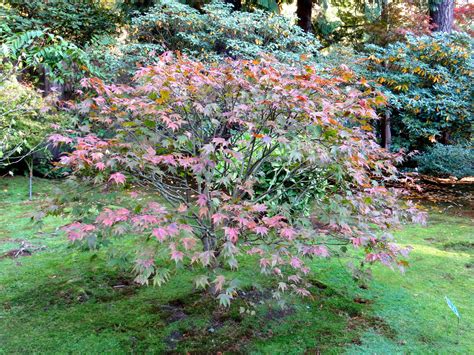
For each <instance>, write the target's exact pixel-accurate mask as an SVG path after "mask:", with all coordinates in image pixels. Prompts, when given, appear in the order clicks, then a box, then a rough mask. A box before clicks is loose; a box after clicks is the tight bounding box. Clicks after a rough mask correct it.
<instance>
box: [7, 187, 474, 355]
mask: <svg viewBox="0 0 474 355" xmlns="http://www.w3.org/2000/svg"><path fill="white" fill-rule="evenodd" d="M54 184H57V182H50V181H46V180H37V181H36V182H35V189H36V191H37V192H39V193H36V195H35V200H34V201H32V202H29V201H27V200H26V196H27V181H26V180H25V179H22V178H14V179H11V178H8V179H3V180H0V353H8V354H10V353H32V352H36V353H71V352H72V353H130V352H138V353H142V352H173V351H174V352H179V353H182V352H186V351H190V352H193V351H194V352H196V351H201V352H218V351H229V352H246V353H268V354H276V353H285V354H287V353H295V354H296V353H304V352H310V353H317V352H318V351H320V352H322V353H344V352H347V353H368V352H369V353H383V354H386V353H427V352H435V353H460V354H466V353H472V352H474V325H473V324H474V297H473V295H474V232H473V231H474V228H473V224H472V221H470V220H469V219H468V218H467V217H456V216H453V215H448V214H446V213H444V214H443V213H432V214H431V216H430V221H429V224H428V226H427V227H419V226H407V227H406V228H404V229H403V230H402V231H400V232H398V233H397V236H398V240H399V241H400V242H401V243H403V244H409V245H412V246H413V247H414V250H413V252H412V254H411V257H410V264H411V265H410V267H409V268H408V270H407V272H406V273H405V274H404V275H401V274H400V273H398V272H396V271H391V270H389V269H387V268H383V267H377V268H375V270H374V281H373V282H371V284H370V285H369V288H368V289H362V288H359V287H357V285H355V284H354V283H353V282H352V281H351V278H350V276H349V274H348V273H347V272H346V271H345V269H344V268H343V267H342V264H343V263H344V261H343V260H341V261H339V260H333V261H331V262H327V261H320V262H317V263H315V264H314V265H313V268H314V270H315V272H316V273H315V274H316V275H317V280H315V282H314V283H315V284H317V285H319V287H318V288H317V291H316V295H315V298H314V299H313V300H307V299H306V300H296V301H294V302H293V304H291V305H290V307H289V308H288V309H286V310H280V309H279V308H277V307H276V306H270V305H267V304H261V302H260V301H261V300H264V299H265V298H266V297H267V295H266V292H265V289H264V288H263V289H261V290H259V289H258V288H256V287H255V286H253V285H254V283H255V281H258V277H256V276H255V275H254V273H253V271H252V270H251V269H250V268H246V267H245V263H244V265H243V266H242V268H241V271H240V279H241V282H242V284H243V285H244V286H245V288H246V291H245V294H242V295H241V296H242V297H241V298H240V299H239V300H237V301H235V302H234V303H233V304H232V306H231V308H230V309H229V310H226V309H221V308H219V307H218V306H217V305H216V303H215V302H214V301H213V300H212V299H211V298H210V297H209V296H206V295H204V296H202V295H201V294H199V293H197V292H196V291H194V290H193V287H192V282H191V280H192V277H193V273H192V272H191V271H190V270H187V271H185V272H183V273H182V274H180V275H178V276H176V277H174V278H172V280H171V281H170V283H168V284H167V285H165V286H164V287H162V288H153V287H141V288H140V287H137V286H135V285H134V284H133V282H131V280H132V279H133V278H132V276H131V275H130V274H129V273H128V272H126V271H120V270H115V269H113V268H110V267H109V266H107V260H106V255H105V253H104V252H84V251H79V250H77V249H76V248H72V247H71V246H69V245H68V242H67V241H66V239H65V238H64V236H63V235H62V233H61V232H59V231H58V230H57V228H58V226H61V225H62V224H64V223H65V222H66V221H64V220H62V219H61V218H52V217H48V218H47V219H46V221H45V224H44V225H43V226H42V227H41V228H38V227H37V226H34V225H33V224H32V222H31V220H30V217H31V215H32V214H33V213H34V212H35V211H37V210H38V209H39V208H41V207H40V206H41V203H42V201H44V197H45V195H47V194H48V193H50V191H51V190H52V189H53V187H54V186H53V185H54ZM22 242H26V243H29V244H31V245H32V247H33V249H35V248H37V251H36V252H34V253H33V255H31V256H20V257H18V258H12V257H10V254H11V250H14V249H18V248H19V247H20V246H21V243H22ZM30 249H31V247H30ZM7 253H8V254H7ZM2 256H3V257H2ZM445 296H447V297H449V298H450V299H451V300H452V302H453V303H454V304H455V305H456V306H457V308H458V309H459V312H460V314H461V321H460V323H459V325H458V322H457V320H456V317H455V316H454V314H453V313H452V312H451V310H450V309H449V308H448V306H447V304H446V302H445V299H444V298H445ZM241 307H243V308H245V309H249V310H254V311H255V315H251V314H245V313H244V314H241V312H240V308H241Z"/></svg>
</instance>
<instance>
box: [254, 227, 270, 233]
mask: <svg viewBox="0 0 474 355" xmlns="http://www.w3.org/2000/svg"><path fill="white" fill-rule="evenodd" d="M253 230H254V232H255V233H256V234H259V235H267V234H268V228H267V227H264V226H256V227H255V228H254V229H253Z"/></svg>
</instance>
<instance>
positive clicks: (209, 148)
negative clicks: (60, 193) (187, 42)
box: [51, 53, 422, 305]
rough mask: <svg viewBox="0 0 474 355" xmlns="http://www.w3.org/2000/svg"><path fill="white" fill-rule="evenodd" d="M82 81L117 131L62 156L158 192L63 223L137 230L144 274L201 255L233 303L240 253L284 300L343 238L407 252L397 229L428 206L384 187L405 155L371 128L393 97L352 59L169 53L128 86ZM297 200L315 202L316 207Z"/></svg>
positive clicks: (73, 227)
mask: <svg viewBox="0 0 474 355" xmlns="http://www.w3.org/2000/svg"><path fill="white" fill-rule="evenodd" d="M83 84H84V86H85V88H87V89H88V90H89V91H92V92H94V93H95V94H94V95H93V96H92V97H90V98H89V99H87V100H86V101H84V102H83V103H81V105H80V109H81V110H82V111H83V112H86V111H90V112H89V115H90V117H91V120H93V122H94V125H95V127H96V128H97V127H102V128H105V129H106V130H107V131H108V136H109V137H110V138H108V139H105V138H99V137H98V136H96V135H93V134H88V135H86V136H82V137H79V138H75V139H74V144H75V150H74V151H73V152H72V153H71V154H68V155H67V156H64V157H63V159H62V162H61V163H62V164H65V165H68V166H70V167H71V168H72V169H73V170H74V172H75V174H76V176H77V177H84V178H89V179H90V177H93V180H94V182H95V183H102V184H105V185H106V186H107V189H109V188H110V187H111V186H114V185H118V186H122V185H123V186H129V187H130V186H132V184H133V185H136V184H139V185H142V186H146V187H147V188H148V189H151V190H152V191H154V192H156V193H157V195H158V197H157V198H156V199H155V200H153V201H148V202H141V200H139V199H134V200H133V201H132V202H130V203H128V204H126V205H123V206H122V205H120V206H117V205H115V206H110V207H108V208H105V209H103V210H102V211H100V213H98V214H97V215H95V216H93V217H88V218H84V219H83V220H81V221H80V222H75V223H72V224H70V225H68V226H67V227H66V228H65V229H66V231H67V234H68V236H69V238H70V239H71V240H85V239H87V238H88V237H90V236H91V235H92V236H93V235H96V234H97V233H101V235H102V236H105V237H107V238H108V237H112V236H114V235H120V234H124V233H130V234H133V235H134V236H136V238H137V240H141V242H140V243H139V245H140V247H139V248H138V252H137V259H136V267H135V270H136V271H137V273H138V276H137V279H136V280H137V281H138V282H140V283H148V282H149V280H151V279H153V282H154V283H155V284H158V285H161V284H162V283H164V282H165V281H166V280H167V279H168V278H169V277H170V275H171V273H170V270H171V269H172V268H174V267H176V266H178V265H181V264H185V265H196V267H197V268H198V269H200V270H203V272H202V274H201V275H200V276H198V277H197V278H196V280H195V282H196V286H198V287H203V288H205V287H207V286H211V289H212V291H213V292H215V293H216V295H217V297H218V298H219V299H220V302H221V304H223V305H228V304H229V302H230V299H231V298H232V297H233V296H234V295H235V293H234V286H235V285H234V283H232V282H231V281H232V278H231V277H230V275H232V270H235V269H237V268H238V266H239V260H240V259H241V258H242V257H244V254H249V255H251V257H250V258H251V259H252V260H255V263H256V268H257V269H259V270H260V271H261V272H262V273H264V274H265V275H268V276H271V277H275V278H276V279H278V281H279V282H278V290H277V289H275V292H274V296H275V297H276V298H278V297H280V296H281V292H284V291H291V292H294V293H297V294H300V295H309V294H310V291H309V290H310V285H309V284H308V283H307V282H306V281H305V277H304V276H305V275H306V274H308V273H309V272H310V266H309V262H310V260H311V259H312V258H315V257H323V258H325V257H330V256H331V255H333V254H334V251H333V247H335V246H337V247H338V248H339V246H341V245H352V246H354V247H355V248H359V249H361V250H363V252H364V253H365V257H364V259H363V260H364V262H365V263H366V264H370V263H374V262H382V263H384V264H386V265H388V266H398V267H401V268H403V266H404V265H405V264H406V262H405V261H404V260H403V255H406V254H405V252H406V251H407V250H406V249H403V248H400V247H398V246H397V245H396V244H394V242H393V240H392V237H391V236H390V234H389V233H388V229H389V228H392V227H396V226H397V225H398V224H400V223H401V221H402V220H403V219H404V218H405V217H409V218H413V219H419V218H420V214H419V213H418V212H417V211H416V209H415V208H414V207H413V206H412V205H408V206H406V207H405V208H402V207H401V206H400V205H399V202H398V199H397V195H396V194H395V193H394V192H393V191H391V190H390V189H388V188H386V187H384V184H385V182H386V181H388V180H393V179H395V178H396V173H397V172H396V168H395V167H394V165H393V164H392V163H393V159H400V156H394V155H390V154H389V153H388V152H387V151H385V150H383V149H381V148H380V147H379V146H378V145H377V144H376V143H375V140H374V139H373V135H372V133H371V126H370V124H369V122H370V121H371V120H373V119H376V114H375V111H374V106H376V105H379V104H383V102H384V98H383V97H381V96H378V95H377V94H376V93H374V92H372V91H371V90H370V89H369V88H368V86H367V85H366V83H365V82H364V80H358V79H357V78H356V77H355V75H354V74H353V73H352V72H351V71H350V70H349V69H348V68H346V67H341V68H339V69H337V70H336V71H333V72H327V73H325V75H324V76H321V75H318V74H317V73H316V70H315V69H314V68H313V67H311V66H304V67H298V68H297V67H291V66H284V65H281V64H280V63H278V62H276V61H274V60H273V59H271V58H264V59H261V60H254V61H245V60H227V61H223V62H221V63H217V64H211V65H207V64H206V65H205V64H203V63H200V62H197V61H193V60H191V59H188V58H186V57H183V56H180V55H179V54H177V55H173V54H170V53H166V54H164V55H163V56H162V57H161V58H160V61H159V62H158V64H157V65H155V66H149V67H144V68H142V69H140V70H139V71H138V72H137V73H136V77H135V81H134V83H133V85H131V86H125V85H105V84H104V83H103V82H102V81H100V80H98V79H91V80H88V81H84V83H83ZM356 87H360V88H361V90H358V89H356ZM51 140H52V141H54V142H56V143H59V142H65V143H71V142H72V140H71V138H70V137H65V136H61V135H54V136H53V137H52V138H51ZM315 179H317V180H318V181H320V182H321V181H323V182H324V183H318V184H314V183H313V181H314V180H315ZM290 192H291V193H290ZM134 194H135V192H134ZM290 195H291V196H292V197H291V201H290V200H289V197H288V196H290ZM308 196H309V197H310V198H309V199H308V198H307V197H308ZM143 201H144V200H143ZM288 201H290V203H289V202H288ZM298 201H311V206H312V207H313V208H312V213H311V214H310V215H307V214H305V213H301V210H300V209H298V208H297V207H298ZM421 217H422V216H421ZM224 274H225V276H224Z"/></svg>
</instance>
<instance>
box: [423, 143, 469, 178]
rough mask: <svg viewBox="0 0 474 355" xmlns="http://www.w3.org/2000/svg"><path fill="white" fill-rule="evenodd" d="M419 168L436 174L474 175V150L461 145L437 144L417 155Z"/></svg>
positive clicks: (458, 176)
mask: <svg viewBox="0 0 474 355" xmlns="http://www.w3.org/2000/svg"><path fill="white" fill-rule="evenodd" d="M416 160H417V162H418V170H419V171H420V172H421V173H424V174H430V175H435V176H441V177H443V176H455V177H457V178H463V177H466V176H474V150H473V149H472V148H468V147H465V146H461V145H443V144H436V145H434V146H433V147H431V148H429V149H428V150H427V151H426V152H425V153H423V154H421V155H418V156H417V157H416Z"/></svg>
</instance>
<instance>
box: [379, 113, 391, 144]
mask: <svg viewBox="0 0 474 355" xmlns="http://www.w3.org/2000/svg"><path fill="white" fill-rule="evenodd" d="M381 123H382V129H381V133H382V147H384V148H385V149H387V150H390V146H391V145H392V131H391V127H390V126H391V123H390V111H388V110H386V111H385V115H384V117H383V118H382V122H381Z"/></svg>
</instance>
